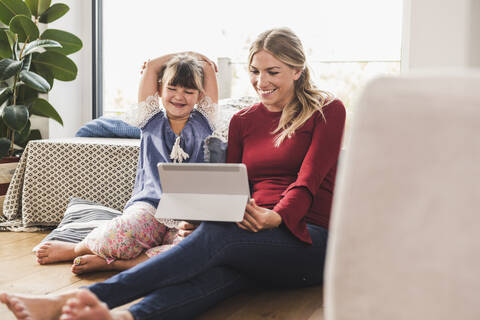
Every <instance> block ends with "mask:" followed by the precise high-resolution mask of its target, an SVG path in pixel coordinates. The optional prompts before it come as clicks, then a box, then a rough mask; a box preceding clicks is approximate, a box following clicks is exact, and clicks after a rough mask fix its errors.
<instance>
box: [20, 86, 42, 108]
mask: <svg viewBox="0 0 480 320" xmlns="http://www.w3.org/2000/svg"><path fill="white" fill-rule="evenodd" d="M37 98H38V91H36V90H34V89H32V88H30V87H29V86H27V85H26V84H21V85H20V86H18V87H17V101H16V102H17V103H18V104H24V105H29V104H31V103H32V102H33V101H34V100H35V99H37Z"/></svg>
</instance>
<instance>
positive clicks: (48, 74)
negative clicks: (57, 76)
mask: <svg viewBox="0 0 480 320" xmlns="http://www.w3.org/2000/svg"><path fill="white" fill-rule="evenodd" d="M35 55H38V53H34V54H33V55H32V66H31V67H30V71H33V72H35V73H36V74H39V75H41V76H42V77H43V78H44V79H45V80H47V81H48V83H49V84H50V88H52V87H53V82H54V80H53V72H52V71H51V70H50V69H49V68H48V67H46V66H45V65H43V64H36V63H35Z"/></svg>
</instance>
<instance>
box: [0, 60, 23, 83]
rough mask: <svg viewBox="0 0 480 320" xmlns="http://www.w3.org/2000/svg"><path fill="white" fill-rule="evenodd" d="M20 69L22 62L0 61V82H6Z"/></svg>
mask: <svg viewBox="0 0 480 320" xmlns="http://www.w3.org/2000/svg"><path fill="white" fill-rule="evenodd" d="M21 68H22V61H16V60H12V59H8V58H7V59H2V60H0V80H6V79H8V78H10V77H12V76H14V75H15V74H16V73H17V72H18V71H20V69H21Z"/></svg>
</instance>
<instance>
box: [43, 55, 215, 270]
mask: <svg viewBox="0 0 480 320" xmlns="http://www.w3.org/2000/svg"><path fill="white" fill-rule="evenodd" d="M215 68H216V66H215V64H214V63H213V62H211V61H210V60H209V59H208V58H206V57H205V56H203V55H200V54H197V53H188V54H169V55H166V56H162V57H159V58H157V59H154V60H152V61H149V62H148V63H146V64H145V65H144V66H143V72H142V73H143V77H142V79H141V82H140V87H139V92H138V102H139V106H138V110H136V112H135V113H136V114H135V119H133V121H130V122H132V124H134V125H136V126H138V127H139V128H140V129H141V131H142V138H141V144H140V156H139V161H138V168H137V176H136V179H135V187H134V190H133V195H132V197H131V199H130V200H129V201H128V203H127V205H126V206H125V210H124V213H123V215H122V216H120V217H118V218H115V219H113V220H111V221H109V222H108V223H107V224H105V225H103V226H101V227H98V228H96V229H94V230H93V231H92V232H91V233H90V234H89V235H88V236H87V237H86V238H85V239H84V240H83V241H82V242H80V243H78V244H73V243H68V242H61V241H52V242H46V243H45V244H43V245H42V246H41V247H40V248H39V249H38V251H37V252H36V256H37V261H38V263H40V264H49V263H54V262H59V261H71V260H74V263H73V265H72V272H73V273H76V274H80V273H84V272H91V271H95V270H125V269H128V268H130V267H132V266H134V265H136V264H138V263H140V262H142V261H144V260H147V259H148V258H149V257H152V256H154V255H157V254H158V253H160V252H163V251H165V250H167V249H169V248H170V247H171V246H172V245H174V244H176V243H178V242H179V241H180V240H181V239H182V238H184V237H186V236H187V235H189V234H190V233H191V232H192V231H193V230H194V229H195V226H194V225H192V224H189V223H186V222H181V223H176V222H174V221H171V220H170V221H158V220H157V219H156V218H155V217H154V215H155V210H156V207H157V205H158V202H159V200H160V198H161V188H160V179H159V176H158V171H157V163H158V162H179V163H181V162H203V157H204V154H203V143H204V139H205V138H206V137H208V136H209V135H211V134H212V131H213V129H214V123H213V122H214V117H215V111H216V103H217V102H218V89H217V81H216V76H215V71H216V70H215ZM159 96H160V98H161V104H159V99H158V98H159ZM195 105H197V108H194V106H195ZM177 229H178V230H177ZM177 231H178V232H177Z"/></svg>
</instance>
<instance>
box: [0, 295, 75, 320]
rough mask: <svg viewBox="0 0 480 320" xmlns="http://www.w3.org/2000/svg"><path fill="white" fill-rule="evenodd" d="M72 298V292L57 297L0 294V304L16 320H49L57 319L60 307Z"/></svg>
mask: <svg viewBox="0 0 480 320" xmlns="http://www.w3.org/2000/svg"><path fill="white" fill-rule="evenodd" d="M74 296H75V294H74V293H73V292H70V293H65V294H62V295H59V296H33V295H32V296H27V295H17V294H6V293H0V302H1V303H3V304H5V305H6V306H7V307H8V309H10V311H11V312H12V313H13V315H14V316H15V317H16V318H17V319H18V320H27V319H28V320H50V319H58V317H59V316H60V314H61V309H62V306H63V305H64V304H65V302H66V301H67V300H68V299H69V298H71V297H74Z"/></svg>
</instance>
